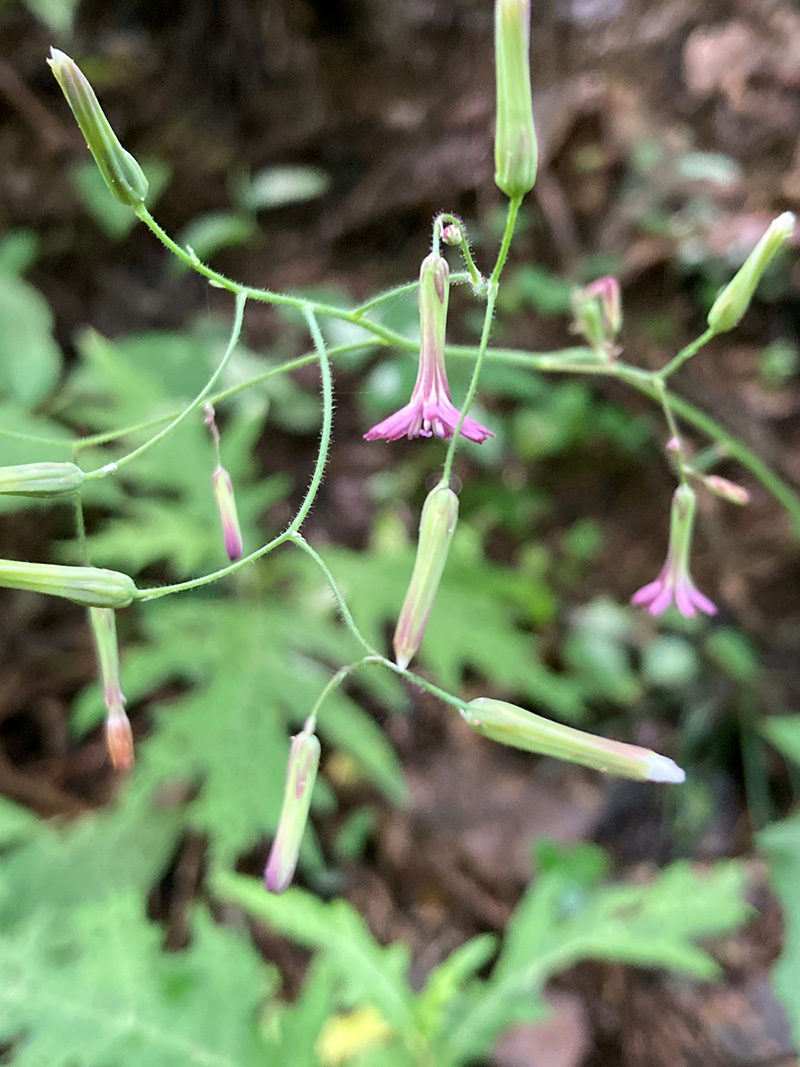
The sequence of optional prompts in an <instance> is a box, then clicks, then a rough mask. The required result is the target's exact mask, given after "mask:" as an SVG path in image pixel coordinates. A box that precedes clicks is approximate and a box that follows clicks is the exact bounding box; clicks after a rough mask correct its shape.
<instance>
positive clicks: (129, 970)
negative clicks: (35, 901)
mask: <svg viewBox="0 0 800 1067" xmlns="http://www.w3.org/2000/svg"><path fill="white" fill-rule="evenodd" d="M193 926H194V938H193V942H192V945H191V946H190V947H189V948H188V949H186V950H185V951H182V952H179V953H174V954H171V955H164V954H163V953H162V952H161V947H160V946H161V940H162V931H161V930H160V929H159V928H158V927H157V926H155V925H153V924H152V923H149V922H147V920H146V919H145V916H144V904H143V901H142V899H141V897H139V896H137V895H136V894H134V893H133V892H130V893H126V894H123V895H118V896H112V897H109V898H108V899H107V900H105V901H103V902H101V903H98V902H92V903H87V904H84V905H80V906H78V907H75V908H74V909H72V910H70V911H69V912H67V913H66V914H59V915H58V916H54V915H53V914H52V913H48V911H47V910H46V908H42V909H40V910H39V911H38V912H37V913H36V914H35V915H33V916H32V917H31V918H30V919H29V920H28V921H26V922H24V923H21V924H19V925H18V926H17V927H16V928H15V929H14V930H12V931H9V932H7V933H6V934H5V936H4V937H2V938H0V1041H6V1042H12V1041H13V1043H14V1044H15V1046H16V1047H15V1052H14V1064H15V1067H42V1065H43V1064H57V1063H66V1062H67V1060H68V1061H69V1062H70V1063H71V1064H76V1065H77V1064H80V1067H108V1065H109V1064H112V1063H113V1064H124V1067H152V1065H154V1064H158V1067H194V1065H196V1067H264V1064H266V1063H269V1062H270V1052H269V1048H268V1046H267V1043H266V1041H265V1040H264V1039H263V1038H262V1037H261V1036H260V1034H259V1032H258V1027H257V1016H256V1012H257V1010H258V1008H259V1007H260V1005H261V1004H262V1003H263V1001H264V999H265V994H266V992H267V981H266V979H267V972H266V971H265V968H264V966H263V964H262V963H261V961H260V960H259V958H258V954H257V952H256V951H255V949H254V948H253V947H252V945H250V944H249V943H248V942H247V941H245V940H243V939H242V938H241V937H240V936H236V935H235V934H234V933H233V932H232V931H230V930H222V929H220V928H218V927H215V926H214V924H213V923H212V922H211V920H210V919H209V917H208V915H207V914H206V913H205V912H203V911H197V912H196V913H195V916H194V923H193ZM18 1039H19V1044H18V1046H17V1040H18ZM65 1056H66V1059H65Z"/></svg>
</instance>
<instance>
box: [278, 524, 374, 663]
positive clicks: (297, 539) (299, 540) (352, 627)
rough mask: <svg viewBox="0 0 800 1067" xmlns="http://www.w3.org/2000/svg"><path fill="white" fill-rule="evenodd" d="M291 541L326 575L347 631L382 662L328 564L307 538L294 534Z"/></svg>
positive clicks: (365, 649)
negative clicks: (362, 631) (361, 629)
mask: <svg viewBox="0 0 800 1067" xmlns="http://www.w3.org/2000/svg"><path fill="white" fill-rule="evenodd" d="M291 539H292V541H294V543H295V544H296V545H297V547H298V548H301V549H302V550H303V551H304V552H305V553H306V554H307V555H309V556H310V557H311V558H312V559H313V560H314V562H315V563H316V565H317V566H318V567H319V569H320V570H321V571H322V573H323V574H324V575H325V579H326V581H327V582H328V585H329V586H330V588H331V591H332V592H333V595H334V597H335V598H336V603H337V604H338V606H339V611H340V613H341V616H342V619H343V621H344V623H345V625H346V626H347V629H348V630H349V631H350V633H351V634H352V635H353V637H354V638H355V639H356V641H358V643H359V644H360V645H361V647H362V648H363V649H364V651H365V652H366V653H367V654H368V655H369V656H371V657H375V656H377V657H378V659H379V660H382V659H383V657H382V656H381V654H380V653H379V652H378V650H377V649H375V648H373V647H372V645H371V644H370V643H369V641H367V639H366V637H364V635H363V634H362V633H361V631H360V630H359V628H358V626H357V625H356V621H355V619H354V618H353V615H352V612H351V611H350V608H349V607H348V606H347V601H346V600H345V598H344V594H343V593H342V591H341V589H340V588H339V585H338V583H337V581H336V579H335V578H334V577H333V574H332V573H331V571H330V568H329V567H328V564H327V563H326V562H325V560H324V559H323V558H322V556H320V554H319V553H318V552H317V551H316V549H314V548H312V547H311V545H310V544H309V543H308V541H306V539H305V537H303V535H302V534H300V533H293V534H292V537H291Z"/></svg>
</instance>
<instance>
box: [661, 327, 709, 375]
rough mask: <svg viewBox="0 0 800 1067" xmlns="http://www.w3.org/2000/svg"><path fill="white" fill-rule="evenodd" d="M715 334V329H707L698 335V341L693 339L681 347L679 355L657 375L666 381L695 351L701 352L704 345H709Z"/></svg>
mask: <svg viewBox="0 0 800 1067" xmlns="http://www.w3.org/2000/svg"><path fill="white" fill-rule="evenodd" d="M715 336H716V334H715V333H714V331H713V330H711V329H709V330H706V332H705V333H704V334H702V336H700V337H698V338H697V340H696V341H692V343H691V344H689V345H687V346H686V348H683V349H681V351H680V352H679V353H678V354H677V356H675V358H674V359H671V360H670V361H669V363H668V364H667V365H666V367H662V368H661V370H660V371H658V372H657V375H656V376H657V377H658V378H660V379H661V380H662V381H663V382H665V381H666V380H667V378H669V376H670V375H671V374H674V373H675V371H676V370H677V369H678V367H682V366H683V364H684V363H685V362H686V360H687V359H691V358H692V356H693V355H695V353H697V352H699V351H700V349H701V348H702V347H703V346H704V345H707V344H708V342H709V341H710V340H711V338H712V337H715Z"/></svg>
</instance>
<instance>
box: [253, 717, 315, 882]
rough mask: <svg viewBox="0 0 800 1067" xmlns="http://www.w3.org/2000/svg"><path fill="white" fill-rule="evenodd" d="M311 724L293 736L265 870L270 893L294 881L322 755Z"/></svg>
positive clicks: (307, 724) (265, 878) (265, 879)
mask: <svg viewBox="0 0 800 1067" xmlns="http://www.w3.org/2000/svg"><path fill="white" fill-rule="evenodd" d="M309 723H310V720H309V722H307V723H306V725H305V726H304V728H303V730H302V732H301V733H299V734H297V736H296V737H293V738H292V748H291V752H290V753H289V766H288V769H287V772H286V789H285V791H284V794H283V806H282V807H281V814H280V818H279V820H278V832H277V834H276V835H275V840H274V842H273V844H272V849H271V851H270V854H269V859H268V860H267V866H266V870H265V871H264V884H265V885H266V887H267V889H268V890H269V892H270V893H283V892H285V890H286V889H288V887H289V885H290V884H291V881H292V878H293V877H294V872H295V869H296V868H297V861H298V858H299V856H300V843H301V842H302V840H303V833H304V832H305V828H306V823H307V822H308V812H309V808H310V806H311V794H312V793H313V791H314V782H315V781H316V778H317V770H318V768H319V757H320V744H319V740H318V739H317V736H316V734H315V733H314V732H313V727H312V726H310V725H309Z"/></svg>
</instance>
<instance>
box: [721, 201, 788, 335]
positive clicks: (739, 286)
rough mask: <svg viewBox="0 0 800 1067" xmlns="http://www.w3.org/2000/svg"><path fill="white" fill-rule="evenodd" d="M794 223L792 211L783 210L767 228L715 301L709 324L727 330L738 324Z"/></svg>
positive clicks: (786, 239)
mask: <svg viewBox="0 0 800 1067" xmlns="http://www.w3.org/2000/svg"><path fill="white" fill-rule="evenodd" d="M794 223H795V217H794V215H793V214H792V212H791V211H784V213H783V214H782V215H779V216H778V218H777V219H775V220H774V221H773V222H772V223H770V226H769V229H768V230H767V232H766V233H765V234H764V236H763V237H762V238H761V240H760V241H759V242H758V244H757V245H756V247H755V248H754V249H753V251H752V252H751V253H750V255H749V256H748V257H747V259H746V260H745V261H744V263H743V264H742V266H741V267H740V268H739V270H738V271H737V273H736V274H735V275H734V276H733V278H732V279H731V281H730V282H729V283H728V284H727V285H726V286H725V288H724V289H723V290H722V292H721V293H720V294H719V296H718V297H717V299H716V300H715V301H714V303H713V304H712V306H711V310H710V311H709V313H708V325H709V327H710V328H711V329H712V330H713V331H714V333H725V332H726V331H728V330H732V329H733V328H734V326H737V325H738V324H739V321H740V320H741V318H742V316H743V315H744V313H745V311H747V308H748V307H749V305H750V301H751V300H752V299H753V294H754V293H755V291H756V288H757V286H758V283H759V282H760V281H761V278H762V276H763V274H764V271H765V270H766V269H767V267H768V266H769V264H770V262H771V261H772V260H773V259H774V258H775V256H776V255H777V254H778V252H780V250H781V249H782V248H783V246H784V245H785V244H786V242H787V241H788V240H789V239H790V238H791V237H792V235H793V234H794Z"/></svg>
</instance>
